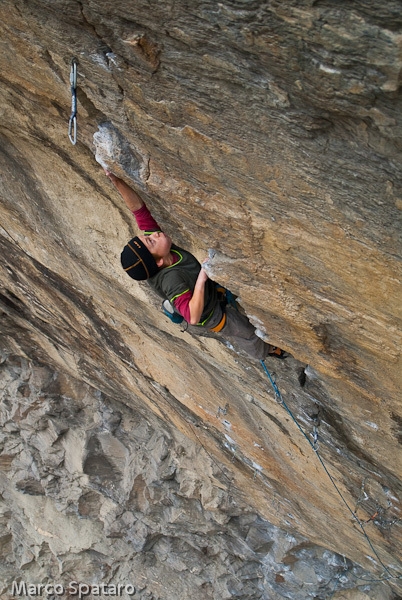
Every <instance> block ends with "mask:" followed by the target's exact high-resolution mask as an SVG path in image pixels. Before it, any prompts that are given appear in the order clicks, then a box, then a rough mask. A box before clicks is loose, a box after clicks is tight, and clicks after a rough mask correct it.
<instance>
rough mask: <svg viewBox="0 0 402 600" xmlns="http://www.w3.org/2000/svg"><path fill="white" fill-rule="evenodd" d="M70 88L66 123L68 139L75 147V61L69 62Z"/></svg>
mask: <svg viewBox="0 0 402 600" xmlns="http://www.w3.org/2000/svg"><path fill="white" fill-rule="evenodd" d="M70 86H71V116H70V120H69V122H68V137H69V138H70V142H71V143H72V144H73V145H74V146H75V144H76V143H77V59H75V58H73V60H72V61H71V71H70Z"/></svg>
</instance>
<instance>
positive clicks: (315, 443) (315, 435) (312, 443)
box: [260, 360, 402, 581]
mask: <svg viewBox="0 0 402 600" xmlns="http://www.w3.org/2000/svg"><path fill="white" fill-rule="evenodd" d="M260 362H261V365H262V368H263V369H264V372H265V374H266V375H267V377H268V379H269V381H270V383H271V385H272V387H273V390H274V393H275V398H276V400H277V402H279V404H281V405H282V406H283V407H284V409H285V410H286V412H287V413H288V415H289V416H290V417H291V419H292V420H293V421H294V423H295V425H296V426H297V428H298V429H299V430H300V432H301V433H302V434H303V436H304V437H305V439H306V440H307V442H308V443H309V444H310V446H311V448H312V449H313V450H314V453H315V455H316V456H317V458H318V460H319V461H320V463H321V466H322V467H323V469H324V471H325V472H326V474H327V475H328V477H329V479H330V481H331V483H332V485H333V486H334V488H335V490H336V492H337V493H338V495H339V497H340V498H341V500H342V502H343V503H344V505H345V506H346V508H347V509H348V511H349V512H350V513H351V514H352V517H353V519H354V520H355V521H356V523H357V524H358V526H359V527H360V529H361V531H362V533H363V535H364V537H365V539H366V541H367V543H368V545H369V546H370V548H371V550H372V552H373V553H374V555H375V556H376V558H377V560H378V562H379V563H380V565H381V566H382V568H383V569H384V571H385V573H387V575H388V576H387V577H383V578H382V579H381V580H373V581H387V580H390V579H402V575H397V576H395V575H393V574H392V573H391V571H390V570H389V568H388V567H387V566H386V565H385V564H384V563H383V561H382V560H381V558H380V556H379V555H378V552H377V551H376V549H375V548H374V546H373V543H372V541H371V539H370V537H369V536H368V534H367V532H366V530H365V527H364V524H365V523H364V522H363V521H361V519H359V517H358V516H357V515H356V511H354V510H353V509H352V508H351V507H350V506H349V504H348V502H347V501H346V499H345V497H344V496H343V494H342V492H341V490H340V489H339V487H338V485H337V484H336V482H335V479H334V478H333V477H332V475H331V473H330V472H329V470H328V468H327V466H326V464H325V462H324V460H323V458H322V457H321V455H320V453H319V452H318V432H317V427H318V425H319V420H318V415H316V416H315V421H316V422H315V425H314V427H315V429H314V432H313V441H311V440H310V438H309V436H308V435H307V434H306V432H305V431H304V429H303V428H302V427H301V425H300V423H299V422H298V420H297V419H296V417H295V416H294V414H293V413H292V411H291V410H290V408H289V407H288V405H287V404H286V402H285V401H284V399H283V398H282V394H281V393H280V391H279V388H278V386H277V385H276V383H275V381H274V379H273V378H272V376H271V374H270V372H269V371H268V369H267V366H266V364H265V362H264V361H263V360H261V361H260ZM369 521H370V519H369ZM364 581H371V580H369V579H364Z"/></svg>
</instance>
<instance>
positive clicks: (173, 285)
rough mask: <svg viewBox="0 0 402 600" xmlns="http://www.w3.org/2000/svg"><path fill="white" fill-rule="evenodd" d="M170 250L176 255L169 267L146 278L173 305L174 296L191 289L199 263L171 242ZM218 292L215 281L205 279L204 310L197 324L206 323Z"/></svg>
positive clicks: (193, 285) (198, 270)
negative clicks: (175, 259)
mask: <svg viewBox="0 0 402 600" xmlns="http://www.w3.org/2000/svg"><path fill="white" fill-rule="evenodd" d="M171 252H172V253H173V254H176V256H177V257H178V260H177V262H175V263H174V265H172V266H170V267H164V268H163V269H161V270H160V271H158V273H156V275H154V276H153V277H151V278H150V279H148V280H147V282H148V283H149V285H150V286H151V287H152V288H153V289H154V290H155V291H156V292H157V293H158V294H159V295H160V296H161V297H162V298H164V299H168V300H169V302H170V303H171V304H172V305H173V303H174V301H175V299H176V298H178V297H179V296H181V295H182V294H185V293H186V292H188V291H191V292H192V291H193V290H194V287H195V283H196V281H197V278H198V274H199V272H200V270H201V265H200V263H199V262H198V260H197V259H196V258H195V256H193V255H192V254H191V253H190V252H187V250H183V249H182V248H179V247H178V246H176V245H175V244H172V247H171ZM218 302H219V300H218V294H217V291H216V283H215V282H214V281H212V280H211V279H207V281H206V283H205V295H204V310H203V313H202V315H201V318H200V321H199V323H198V325H207V324H208V321H209V319H210V317H211V316H212V314H213V312H214V309H215V307H216V306H217V304H218Z"/></svg>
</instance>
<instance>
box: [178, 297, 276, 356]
mask: <svg viewBox="0 0 402 600" xmlns="http://www.w3.org/2000/svg"><path fill="white" fill-rule="evenodd" d="M225 312H226V323H225V326H224V327H223V329H221V331H220V332H219V333H215V334H214V335H213V337H216V339H219V340H221V341H222V342H225V341H226V342H229V343H230V344H232V345H233V346H234V348H235V350H242V351H243V352H245V353H246V354H248V355H249V356H250V357H251V358H255V359H257V360H261V359H264V358H266V357H267V356H268V354H269V352H270V351H272V346H271V345H270V344H266V343H265V342H264V341H263V340H262V339H261V338H259V337H258V336H257V335H256V334H255V327H254V326H253V325H252V324H251V323H250V321H249V320H248V318H247V317H246V316H245V315H244V314H243V313H241V312H240V311H239V310H236V308H234V307H233V306H231V305H227V306H226V308H225ZM222 316H223V312H222V309H221V308H220V306H219V307H217V308H216V309H215V311H214V314H213V315H212V317H211V319H210V322H208V327H209V328H212V327H215V326H216V325H217V324H218V323H219V322H220V321H221V319H222ZM189 329H191V331H192V332H195V333H198V334H199V335H202V334H203V332H202V330H203V329H204V327H197V326H195V327H191V328H189ZM197 330H198V331H197Z"/></svg>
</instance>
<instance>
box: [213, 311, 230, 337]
mask: <svg viewBox="0 0 402 600" xmlns="http://www.w3.org/2000/svg"><path fill="white" fill-rule="evenodd" d="M225 323H226V313H223V317H222V319H221V320H220V321H219V323H218V325H215V327H211V329H210V331H213V332H214V333H218V331H221V329H223V328H224V326H225Z"/></svg>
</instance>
